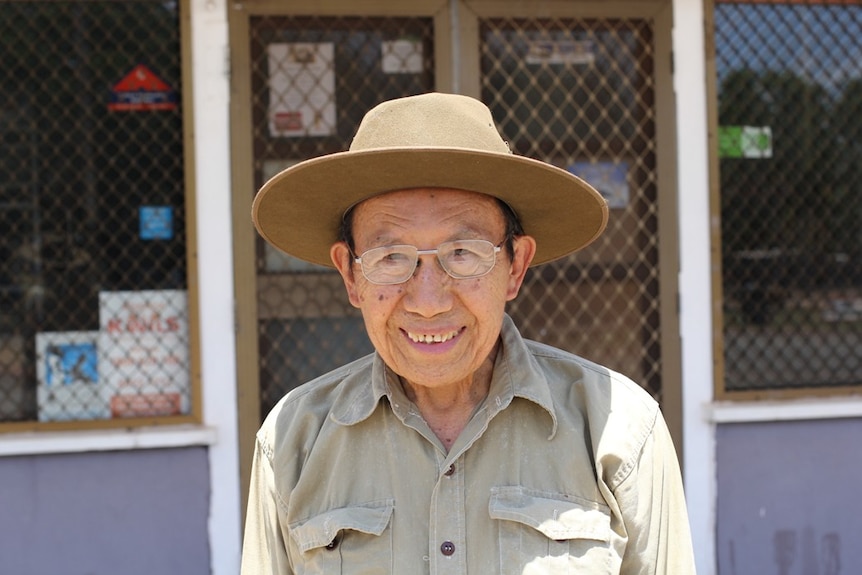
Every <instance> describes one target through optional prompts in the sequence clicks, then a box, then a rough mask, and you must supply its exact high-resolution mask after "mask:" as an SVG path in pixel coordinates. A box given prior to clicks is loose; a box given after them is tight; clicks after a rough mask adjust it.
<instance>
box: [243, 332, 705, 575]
mask: <svg viewBox="0 0 862 575" xmlns="http://www.w3.org/2000/svg"><path fill="white" fill-rule="evenodd" d="M502 342H503V345H502V349H501V351H500V353H498V355H497V360H496V364H495V366H494V375H493V379H492V382H491V388H490V392H489V395H488V397H487V399H486V400H485V401H484V403H483V404H482V405H480V406H479V408H478V409H477V410H476V413H475V414H474V415H473V417H472V419H471V421H470V422H469V423H468V425H467V427H466V428H465V429H464V431H463V432H462V433H461V435H460V437H458V439H457V441H456V443H455V444H454V445H453V446H452V449H451V450H450V451H449V452H448V453H447V452H446V450H445V449H444V448H443V446H442V444H441V443H440V441H439V440H438V439H437V437H436V436H435V435H434V433H433V432H432V431H431V430H430V428H429V427H428V425H427V424H426V423H425V421H424V420H423V419H422V417H421V415H420V414H419V413H418V411H417V410H416V408H415V406H413V405H412V404H411V402H410V401H409V400H407V398H406V396H405V395H404V392H403V391H402V389H401V386H400V384H399V383H398V379H397V377H395V376H393V375H392V374H391V372H388V371H387V370H386V368H385V366H384V364H383V362H382V360H381V359H380V357H379V356H377V355H376V354H375V355H371V356H368V357H366V358H363V359H360V360H358V361H356V362H354V363H351V364H349V365H347V366H344V367H343V368H340V369H338V370H336V371H334V372H332V373H329V374H327V375H324V376H323V377H321V378H318V379H316V380H314V381H312V382H310V383H308V384H306V385H303V386H301V387H299V388H297V389H296V390H294V391H292V392H290V393H289V394H288V395H287V396H286V397H285V398H283V399H282V400H281V402H280V403H279V404H278V405H277V406H276V407H275V408H274V409H273V411H272V412H271V413H270V414H269V416H268V417H267V419H266V421H265V422H264V424H263V426H262V427H261V429H260V431H259V433H258V434H257V445H256V452H255V459H254V465H253V469H252V477H251V489H250V494H249V504H248V515H247V518H246V531H245V541H244V548H243V558H242V573H243V574H244V575H258V574H260V575H263V574H275V573H280V574H291V573H296V574H310V573H326V574H328V575H332V574H338V573H392V574H397V575H412V574H417V575H419V574H428V573H433V574H443V573H446V574H461V573H472V574H498V573H499V574H501V575H507V574H519V575H527V574H529V575H533V574H536V575H538V574H551V573H589V574H591V575H598V574H605V573H624V574H633V573H661V574H679V575H692V574H694V572H695V570H694V562H693V553H692V548H691V538H690V533H689V526H688V518H687V514H686V506H685V500H684V497H683V489H682V482H681V478H680V473H679V467H678V464H677V460H676V455H675V452H674V448H673V445H672V442H671V438H670V435H669V434H668V430H667V427H666V425H665V422H664V420H663V419H662V416H661V414H660V412H659V409H658V405H657V404H656V402H655V401H654V400H653V399H652V398H651V397H650V396H649V395H648V394H647V393H646V392H645V391H643V390H642V389H641V388H640V387H638V386H637V385H636V384H634V383H633V382H631V381H630V380H628V379H626V378H625V377H623V376H621V375H619V374H616V373H613V372H611V371H609V370H607V369H606V368H603V367H601V366H599V365H596V364H593V363H590V362H588V361H585V360H583V359H581V358H578V357H576V356H574V355H571V354H569V353H566V352H563V351H560V350H558V349H555V348H552V347H548V346H545V345H541V344H538V343H535V342H530V341H527V340H524V339H522V338H521V336H520V334H519V333H518V331H517V329H516V328H515V326H514V324H513V323H512V321H511V320H510V319H509V318H508V317H507V318H506V320H505V322H504V326H503V332H502Z"/></svg>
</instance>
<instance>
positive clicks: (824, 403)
mask: <svg viewBox="0 0 862 575" xmlns="http://www.w3.org/2000/svg"><path fill="white" fill-rule="evenodd" d="M705 411H706V413H705V414H704V418H705V419H706V420H707V421H710V422H713V423H757V422H769V421H800V420H806V419H841V418H853V417H859V418H862V397H828V398H807V399H788V400H775V401H751V402H745V403H741V402H735V401H717V402H713V403H710V404H708V405H706V408H705Z"/></svg>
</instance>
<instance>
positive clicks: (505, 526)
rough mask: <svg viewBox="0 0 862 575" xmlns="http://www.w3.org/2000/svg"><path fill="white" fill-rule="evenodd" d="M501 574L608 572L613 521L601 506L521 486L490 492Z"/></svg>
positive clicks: (603, 506)
mask: <svg viewBox="0 0 862 575" xmlns="http://www.w3.org/2000/svg"><path fill="white" fill-rule="evenodd" d="M489 511H490V514H491V519H494V520H496V523H497V526H498V534H499V541H498V544H499V546H500V554H499V556H500V565H499V570H498V572H499V573H500V574H501V575H510V574H518V575H522V574H523V575H538V574H543V575H544V574H554V575H558V574H563V573H590V574H601V573H608V572H609V568H610V559H611V550H610V538H611V517H610V511H609V509H608V507H607V506H606V505H604V504H602V503H596V502H592V501H586V500H583V499H576V498H573V497H569V496H566V495H563V494H556V493H548V492H544V491H535V490H530V489H526V488H523V487H496V488H493V489H492V492H491V501H490V506H489Z"/></svg>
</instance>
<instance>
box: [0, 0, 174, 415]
mask: <svg viewBox="0 0 862 575" xmlns="http://www.w3.org/2000/svg"><path fill="white" fill-rule="evenodd" d="M179 55H180V38H179V19H178V7H177V5H176V4H175V3H172V2H143V1H135V2H42V3H31V2H0V62H2V66H0V230H2V232H0V422H11V421H44V422H51V421H61V420H62V421H68V420H89V419H108V418H116V417H124V418H125V417H138V416H147V417H150V416H153V415H173V414H180V413H188V410H189V403H190V391H189V385H188V378H189V375H188V321H187V304H186V295H185V291H184V290H185V285H186V245H185V211H184V183H183V178H184V171H183V139H182V115H181V110H180V107H179V104H178V94H179V89H180V57H179Z"/></svg>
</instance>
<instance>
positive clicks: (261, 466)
mask: <svg viewBox="0 0 862 575" xmlns="http://www.w3.org/2000/svg"><path fill="white" fill-rule="evenodd" d="M279 505H281V503H280V500H279V497H278V494H277V493H276V491H275V481H274V474H273V469H272V461H271V459H270V458H269V457H268V456H267V452H266V450H265V449H264V448H263V446H262V444H261V439H260V437H258V438H257V440H256V443H255V451H254V460H253V462H252V468H251V482H250V484H249V494H248V510H247V511H246V519H245V536H244V539H243V549H242V570H241V573H242V575H276V574H277V575H292V574H293V569H292V568H291V566H290V562H289V560H288V555H287V547H286V545H285V541H284V535H283V533H284V532H283V531H282V528H281V521H280V519H279V515H280V513H279Z"/></svg>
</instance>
